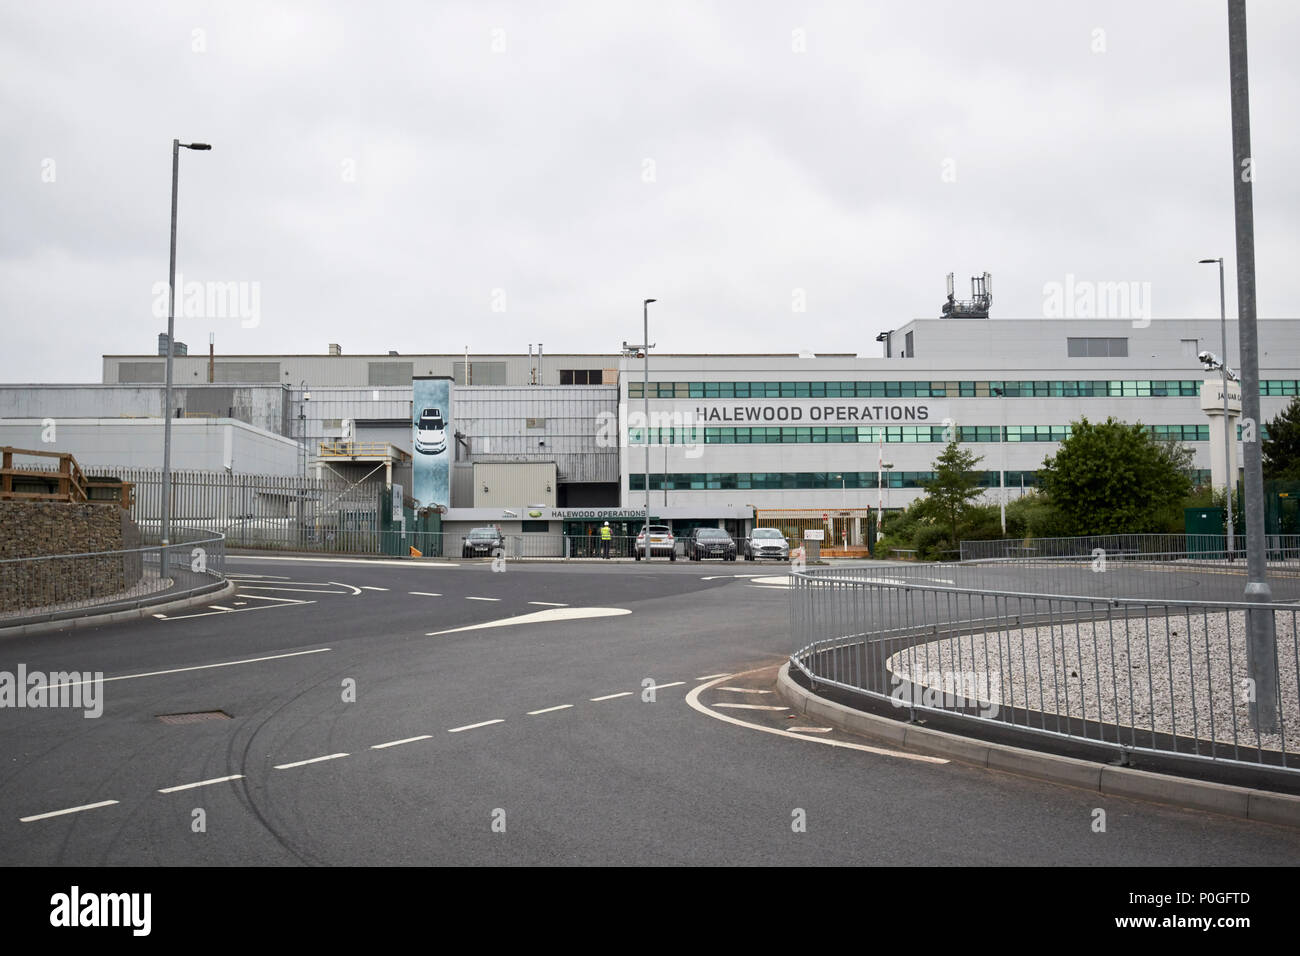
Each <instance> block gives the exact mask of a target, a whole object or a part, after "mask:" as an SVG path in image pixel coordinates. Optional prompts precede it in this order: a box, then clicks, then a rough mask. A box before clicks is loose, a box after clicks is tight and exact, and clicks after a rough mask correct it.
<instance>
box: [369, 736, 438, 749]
mask: <svg viewBox="0 0 1300 956" xmlns="http://www.w3.org/2000/svg"><path fill="white" fill-rule="evenodd" d="M431 736H432V734H420V736H418V737H403V738H402V739H401V740H390V741H388V743H386V744H372V745H371V746H370V749H371V750H383V749H384V748H385V747H396V746H398V745H399V744H413V743H415V742H416V741H417V740H428V739H429V738H430V737H431Z"/></svg>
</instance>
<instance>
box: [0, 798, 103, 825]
mask: <svg viewBox="0 0 1300 956" xmlns="http://www.w3.org/2000/svg"><path fill="white" fill-rule="evenodd" d="M115 803H117V801H116V800H101V801H99V803H87V804H84V805H83V806H80V807H68V809H66V810H51V811H50V812H49V813H37V814H35V815H34V816H30V817H19V818H18V822H19V823H34V822H35V821H37V820H48V819H49V818H50V817H61V816H63V815H64V814H65V813H80V812H81V811H82V810H98V809H99V808H100V807H111V806H112V805H113V804H115Z"/></svg>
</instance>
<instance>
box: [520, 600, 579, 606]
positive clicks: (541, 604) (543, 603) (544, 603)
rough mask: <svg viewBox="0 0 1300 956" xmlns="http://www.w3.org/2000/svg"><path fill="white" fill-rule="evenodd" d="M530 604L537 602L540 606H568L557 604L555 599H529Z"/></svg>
mask: <svg viewBox="0 0 1300 956" xmlns="http://www.w3.org/2000/svg"><path fill="white" fill-rule="evenodd" d="M528 603H529V604H536V605H538V606H539V607H568V606H569V605H567V604H557V603H556V602H555V601H529V602H528Z"/></svg>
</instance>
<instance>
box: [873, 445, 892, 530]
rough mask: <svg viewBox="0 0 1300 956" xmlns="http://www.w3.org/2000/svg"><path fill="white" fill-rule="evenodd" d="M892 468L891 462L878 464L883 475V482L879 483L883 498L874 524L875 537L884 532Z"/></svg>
mask: <svg viewBox="0 0 1300 956" xmlns="http://www.w3.org/2000/svg"><path fill="white" fill-rule="evenodd" d="M893 468H894V463H893V462H892V461H882V462H881V463H880V470H881V472H882V473H883V474H884V476H885V480H884V481H882V482H880V484H881V486H882V492H881V494H882V495H883V497H882V499H881V502H880V520H878V521H877V522H876V534H877V535H879V534H880V533H881V532H883V531H884V530H885V509H886V508H888V507H889V473H890V472H891V471H892V470H893Z"/></svg>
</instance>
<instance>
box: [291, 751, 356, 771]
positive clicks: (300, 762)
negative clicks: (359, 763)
mask: <svg viewBox="0 0 1300 956" xmlns="http://www.w3.org/2000/svg"><path fill="white" fill-rule="evenodd" d="M346 756H348V754H326V755H325V756H324V757H312V758H311V759H310V760H295V761H294V762H293V763H280V764H276V765H275V769H276V770H292V769H293V768H294V767H305V766H307V764H309V763H320V762H321V761H322V760H338V759H339V758H340V757H346Z"/></svg>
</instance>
